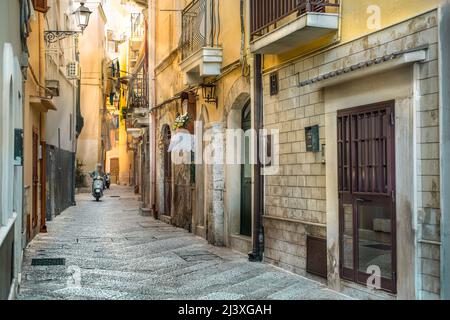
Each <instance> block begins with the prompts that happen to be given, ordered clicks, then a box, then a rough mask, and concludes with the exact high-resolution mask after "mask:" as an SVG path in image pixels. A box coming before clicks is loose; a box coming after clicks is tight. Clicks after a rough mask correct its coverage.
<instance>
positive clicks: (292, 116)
mask: <svg viewBox="0 0 450 320" xmlns="http://www.w3.org/2000/svg"><path fill="white" fill-rule="evenodd" d="M437 34H438V31H437V11H432V12H428V13H426V14H422V15H420V16H417V17H414V18H412V19H410V20H407V21H405V22H402V23H400V24H397V25H395V26H392V27H390V28H386V29H383V30H381V31H379V32H375V33H373V34H370V35H368V36H365V37H362V38H360V39H357V40H355V41H352V42H349V43H345V44H342V45H338V46H336V47H334V48H332V49H330V50H327V51H325V52H321V53H318V54H315V55H312V56H306V57H301V58H299V59H298V60H297V61H293V62H291V63H289V64H286V65H283V66H282V67H281V68H280V69H278V70H276V71H274V72H278V76H279V93H278V94H277V95H275V96H270V94H269V92H270V74H271V71H269V72H267V73H266V74H265V75H264V118H265V126H266V128H267V129H278V130H279V131H280V141H279V142H280V170H279V173H278V174H277V175H275V176H268V177H266V182H265V187H266V206H265V215H266V218H265V222H264V225H265V259H266V261H268V262H271V263H273V264H276V265H279V266H281V267H283V268H285V269H288V270H291V271H294V272H297V273H299V274H305V261H306V250H305V246H306V236H307V235H308V234H309V235H312V236H319V237H325V236H326V227H327V226H326V220H327V218H326V216H327V212H326V187H327V185H326V178H325V173H326V172H325V171H326V165H325V164H323V163H322V160H323V159H322V154H321V153H320V152H319V153H311V152H306V143H305V131H304V129H305V127H308V126H313V125H318V126H319V127H320V138H321V139H320V143H321V144H325V143H326V141H325V139H324V137H325V110H324V94H323V90H321V89H314V87H313V86H310V85H307V86H303V87H300V86H299V83H300V82H302V81H306V80H309V79H312V78H314V77H317V76H319V75H323V74H325V73H328V72H331V71H335V70H338V69H342V68H345V67H349V66H352V65H355V64H358V63H360V62H366V61H369V60H372V59H376V58H379V57H383V56H385V55H389V54H392V53H395V52H400V51H403V50H409V49H414V48H421V47H425V48H427V49H428V58H427V60H426V62H424V63H421V64H419V65H420V67H419V69H420V70H419V72H418V73H419V74H418V75H416V78H415V79H414V82H415V87H416V92H418V93H419V98H418V101H417V103H416V104H417V115H416V118H417V119H416V124H417V126H416V132H417V137H416V140H417V159H416V160H417V177H416V180H417V195H416V196H417V208H418V210H417V211H418V212H416V213H413V215H416V216H417V218H416V219H415V220H416V221H415V222H416V223H417V225H418V230H417V234H416V240H417V244H411V245H412V246H415V247H418V252H417V257H416V259H417V262H418V263H417V270H416V271H415V273H416V275H417V278H418V279H419V280H418V281H417V282H418V283H417V290H416V291H417V293H418V295H419V297H422V298H438V297H439V291H440V288H439V281H440V280H439V252H440V230H439V226H440V211H439V207H440V205H439V203H440V193H439V185H440V182H439V99H438V95H439V92H438V91H439V90H438V89H439V74H438V60H437V59H438V40H437ZM417 77H418V78H419V79H417ZM374 94H376V92H375V93H374ZM411 161H414V159H411ZM336 192H337V191H336ZM412 232H414V231H412ZM399 250H401V248H399ZM400 267H406V266H400Z"/></svg>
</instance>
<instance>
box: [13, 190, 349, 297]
mask: <svg viewBox="0 0 450 320" xmlns="http://www.w3.org/2000/svg"><path fill="white" fill-rule="evenodd" d="M77 204H78V206H77V207H73V208H70V209H69V210H67V211H66V212H64V213H63V214H62V215H61V216H59V217H57V218H56V219H55V220H54V221H53V222H49V224H48V229H49V233H48V234H45V235H39V236H38V237H37V238H36V239H35V240H34V241H33V242H32V243H31V244H30V245H29V247H28V248H27V250H26V252H25V258H24V267H23V274H22V287H21V293H20V296H19V298H21V299H343V298H345V297H344V296H342V295H340V294H338V293H334V292H332V291H330V290H328V289H326V288H325V287H324V286H322V285H321V284H319V283H317V282H314V281H310V280H307V279H305V278H302V277H299V276H296V275H292V274H290V273H287V272H284V271H282V270H279V269H277V268H275V267H273V266H270V265H267V264H261V263H250V262H248V260H247V259H246V257H245V256H243V255H240V254H238V253H235V252H233V251H231V250H229V249H225V248H216V247H212V246H210V245H208V244H207V243H206V242H205V241H204V240H202V239H200V238H197V237H195V236H194V235H192V234H189V233H188V232H186V231H185V230H181V229H177V228H174V227H172V226H169V225H166V224H164V223H162V222H159V221H155V220H154V219H152V218H149V217H141V216H139V214H138V201H137V198H136V197H135V196H134V194H133V193H132V192H131V190H130V189H128V188H125V187H118V186H114V187H113V189H112V190H111V191H107V193H106V195H105V197H104V199H103V202H101V203H96V202H94V201H93V200H92V199H91V197H90V195H81V196H79V197H78V199H77ZM36 258H63V259H65V265H62V266H32V259H36ZM77 279H80V281H79V282H77Z"/></svg>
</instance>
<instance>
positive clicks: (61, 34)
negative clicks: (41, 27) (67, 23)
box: [44, 2, 92, 45]
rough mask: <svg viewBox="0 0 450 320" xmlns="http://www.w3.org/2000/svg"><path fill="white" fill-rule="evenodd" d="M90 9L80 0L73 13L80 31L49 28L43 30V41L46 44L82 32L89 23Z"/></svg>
mask: <svg viewBox="0 0 450 320" xmlns="http://www.w3.org/2000/svg"><path fill="white" fill-rule="evenodd" d="M91 14H92V11H91V10H89V8H87V7H86V6H85V5H84V2H80V7H79V8H78V9H77V10H76V11H75V12H74V13H73V15H75V20H76V22H77V25H78V27H79V28H80V30H81V31H71V30H49V31H45V32H44V37H45V42H46V43H47V45H48V44H50V43H54V42H57V41H59V40H62V39H65V38H67V37H71V36H75V35H78V34H80V33H83V32H84V30H85V29H86V28H87V26H88V24H89V18H90V17H91Z"/></svg>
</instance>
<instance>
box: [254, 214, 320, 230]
mask: <svg viewBox="0 0 450 320" xmlns="http://www.w3.org/2000/svg"><path fill="white" fill-rule="evenodd" d="M263 218H264V219H265V220H276V221H281V222H292V223H298V224H306V225H309V226H315V227H323V228H326V227H327V225H326V224H324V223H316V222H310V221H304V220H298V219H289V218H281V217H274V216H266V215H265V216H263Z"/></svg>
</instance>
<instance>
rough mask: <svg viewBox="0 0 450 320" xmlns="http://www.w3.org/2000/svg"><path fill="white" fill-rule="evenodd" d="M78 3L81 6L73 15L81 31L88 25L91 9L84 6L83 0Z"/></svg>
mask: <svg viewBox="0 0 450 320" xmlns="http://www.w3.org/2000/svg"><path fill="white" fill-rule="evenodd" d="M80 5H81V6H80V7H79V8H78V9H77V11H75V12H74V13H73V14H74V15H75V19H76V21H77V25H78V27H79V28H80V29H81V32H83V31H84V29H86V28H87V26H88V25H89V18H90V17H91V14H92V11H91V10H89V8H87V7H85V6H84V2H80Z"/></svg>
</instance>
